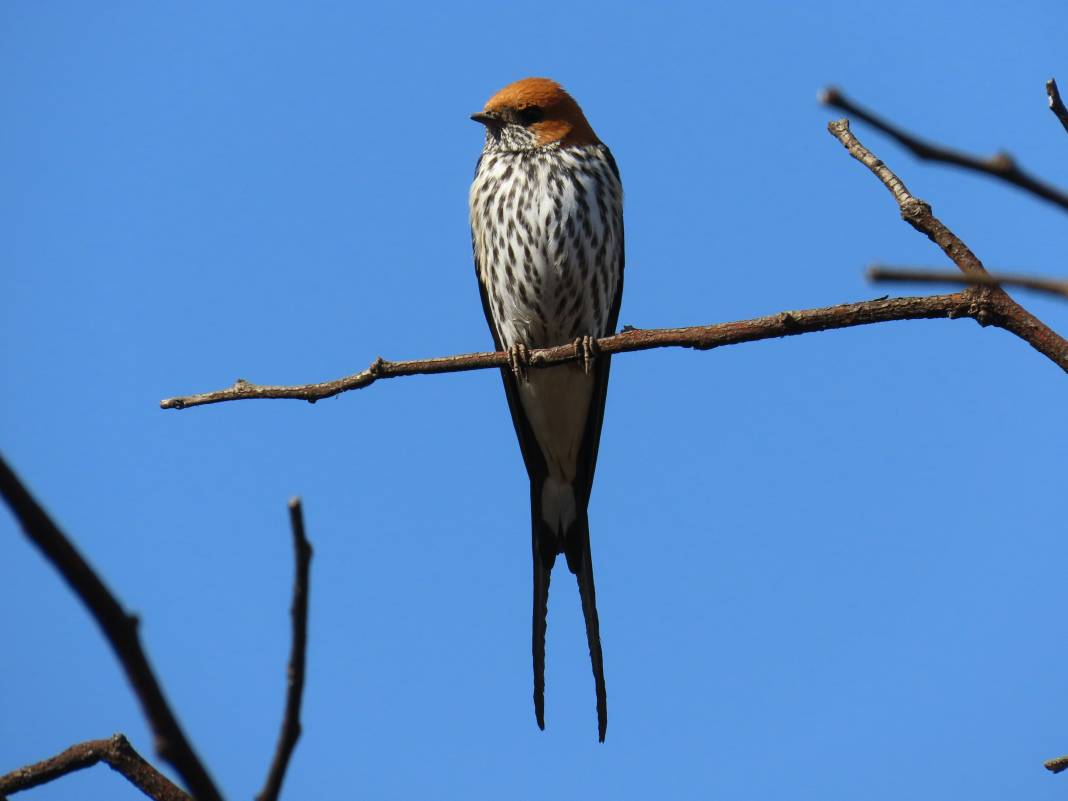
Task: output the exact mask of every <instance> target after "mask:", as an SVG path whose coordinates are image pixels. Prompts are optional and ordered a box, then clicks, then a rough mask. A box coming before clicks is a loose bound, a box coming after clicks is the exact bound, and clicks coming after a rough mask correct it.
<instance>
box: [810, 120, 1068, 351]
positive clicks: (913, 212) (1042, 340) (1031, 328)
mask: <svg viewBox="0 0 1068 801" xmlns="http://www.w3.org/2000/svg"><path fill="white" fill-rule="evenodd" d="M827 130H828V131H830V133H831V135H832V136H834V137H835V138H836V139H837V140H838V141H839V142H841V143H842V145H843V146H844V147H845V148H846V150H848V151H849V154H850V155H851V156H853V158H855V159H856V160H857V161H859V162H861V163H862V164H864V165H865V166H866V167H867V168H868V169H869V170H871V171H872V172H873V173H874V174H875V175H876V176H877V177H878V178H879V180H880V181H882V183H883V185H884V186H885V187H886V188H887V189H889V190H890V192H891V193H892V194H893V195H894V198H895V200H897V204H898V206H899V208H900V209H901V217H902V218H903V219H904V220H905V222H907V223H908V224H909V225H911V226H912V227H913V228H915V229H916V230H917V231H919V232H920V233H922V234H924V235H925V236H926V237H927V238H928V239H930V240H931V241H932V242H934V243H935V244H936V245H938V247H940V248H941V249H942V252H943V253H945V254H946V255H947V256H948V257H949V259H950V261H952V262H953V263H954V264H956V265H957V267H958V268H959V269H960V271H961V272H962V273H964V274H965V275H967V276H969V277H971V276H986V275H989V273H987V271H986V268H985V267H983V263H982V262H981V261H979V259H978V257H976V255H975V254H974V253H972V251H971V250H970V249H969V248H968V246H967V245H965V244H964V242H962V241H961V239H960V238H959V237H958V236H957V235H956V234H954V233H953V232H952V231H950V230H949V229H948V228H947V227H946V226H945V225H943V224H942V222H941V220H939V219H938V218H937V217H935V216H934V213H933V212H932V211H931V206H930V205H929V204H927V203H925V202H924V201H922V200H920V199H919V198H916V197H913V196H912V195H911V194H909V191H908V189H907V188H906V187H905V184H904V183H902V181H901V179H900V178H898V177H897V176H896V175H895V174H894V172H893V171H892V170H891V169H890V168H889V167H887V166H886V164H884V163H883V161H882V160H881V159H879V158H877V157H876V156H875V155H874V154H873V153H872V152H871V151H870V150H868V149H867V148H866V147H864V145H862V144H861V143H860V141H859V140H858V139H857V138H856V137H855V136H854V135H853V133H852V132H851V131H850V130H849V120H837V121H835V122H831V123H829V124H828V125H827ZM965 294H967V295H969V296H970V297H973V298H975V299H976V300H977V302H979V303H980V305H981V308H980V309H979V311H978V313H977V314H976V316H975V319H976V320H977V321H978V322H979V324H980V325H996V326H998V327H999V328H1004V329H1005V330H1006V331H1010V332H1012V333H1013V334H1016V336H1018V337H1020V338H1021V339H1023V340H1024V341H1025V342H1027V343H1029V344H1030V345H1031V347H1033V348H1034V349H1035V350H1037V351H1038V352H1039V353H1042V354H1043V355H1045V356H1046V357H1047V358H1049V359H1051V360H1052V361H1053V362H1054V363H1055V364H1057V365H1058V366H1059V367H1060V368H1061V369H1062V370H1064V371H1066V372H1068V341H1065V339H1064V338H1063V337H1062V336H1060V335H1059V334H1057V333H1056V332H1055V331H1053V330H1052V329H1051V328H1050V327H1049V326H1047V325H1046V324H1045V323H1043V322H1042V321H1041V320H1039V319H1038V318H1037V317H1035V316H1034V315H1033V314H1031V313H1030V312H1029V311H1027V310H1026V309H1024V308H1023V307H1022V306H1020V305H1019V304H1018V303H1016V301H1014V300H1013V299H1012V298H1010V297H1009V296H1008V294H1006V292H1005V290H1003V289H1000V288H998V287H973V288H971V289H966V290H965Z"/></svg>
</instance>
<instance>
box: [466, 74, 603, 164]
mask: <svg viewBox="0 0 1068 801" xmlns="http://www.w3.org/2000/svg"><path fill="white" fill-rule="evenodd" d="M471 119H473V120H474V121H475V122H480V123H482V124H483V125H485V126H486V149H487V150H508V151H518V150H537V149H540V148H547V147H575V146H581V145H594V144H598V143H599V141H600V140H599V139H598V138H597V134H595V133H594V132H593V129H592V128H591V127H590V124H589V123H588V122H586V115H585V114H583V113H582V109H581V108H579V104H578V103H576V102H575V99H574V98H573V97H571V95H569V94H568V93H567V92H565V91H564V88H563V87H562V86H560V84H558V83H557V82H556V81H552V80H549V79H548V78H523V79H522V80H520V81H516V82H515V83H511V84H508V86H506V87H504V88H503V89H501V91H499V92H497V94H495V95H494V96H493V97H491V98H490V99H489V102H488V103H486V106H485V108H483V109H482V111H480V112H478V113H477V114H472V115H471Z"/></svg>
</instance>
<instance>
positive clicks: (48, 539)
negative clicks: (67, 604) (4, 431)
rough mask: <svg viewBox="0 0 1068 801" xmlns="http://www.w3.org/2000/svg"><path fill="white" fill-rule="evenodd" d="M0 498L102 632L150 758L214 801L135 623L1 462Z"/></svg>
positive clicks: (215, 797)
mask: <svg viewBox="0 0 1068 801" xmlns="http://www.w3.org/2000/svg"><path fill="white" fill-rule="evenodd" d="M0 495H2V496H3V498H4V500H5V501H7V504H8V505H9V506H10V507H11V511H12V512H13V513H14V514H15V517H16V518H17V519H18V521H19V523H20V524H21V525H22V529H23V531H24V532H25V533H26V536H27V537H28V538H29V539H30V541H31V542H33V544H34V545H36V546H37V547H38V548H39V549H40V550H41V552H42V553H43V554H44V555H45V558H47V559H48V561H50V562H51V563H52V565H53V566H54V567H55V568H56V569H57V570H58V571H59V572H60V574H61V575H62V576H63V578H64V579H65V580H66V581H67V583H68V584H69V585H70V587H71V589H72V590H74V592H75V593H76V594H77V595H78V597H79V598H81V600H82V603H84V604H85V605H86V607H87V608H88V609H89V611H90V613H91V614H92V615H93V618H94V619H95V620H96V622H97V625H99V626H100V628H101V630H102V631H103V632H104V636H105V637H106V638H107V640H108V642H109V643H110V645H111V648H112V650H114V651H115V655H116V656H118V658H119V662H120V664H121V665H122V668H123V670H124V671H125V672H126V678H127V679H128V680H129V682H130V685H131V686H132V687H133V691H134V693H135V694H136V695H137V700H138V701H140V702H141V710H142V712H143V713H144V715H145V718H147V720H148V724H149V726H150V727H151V728H152V733H153V735H154V736H155V747H156V752H157V753H158V754H159V755H160V757H161V758H163V759H165V760H166V761H167V762H169V763H171V765H173V766H174V769H175V770H176V771H177V772H178V775H179V776H181V777H182V780H183V781H184V782H185V784H186V787H188V789H189V792H190V793H191V794H192V795H193V797H194V798H196V799H197V800H198V801H220V799H221V797H220V795H219V791H218V790H217V789H216V788H215V784H214V782H212V780H211V777H210V776H209V775H208V772H207V770H206V769H205V768H204V765H203V764H202V763H201V761H200V759H199V758H198V757H197V755H196V753H195V752H194V751H193V747H192V746H191V745H190V744H189V741H188V740H186V737H185V734H183V733H182V728H181V726H180V725H179V724H178V720H177V718H175V716H174V713H173V712H172V711H171V708H170V705H169V704H168V703H167V700H166V698H164V696H163V690H162V688H161V687H160V685H159V682H158V681H157V679H156V676H155V674H154V673H153V672H152V668H151V667H150V666H149V664H148V659H147V657H146V656H145V652H144V650H143V649H142V648H141V641H140V638H139V637H138V633H137V622H138V621H137V618H136V617H134V616H133V615H129V614H127V613H126V611H125V610H124V609H123V608H122V606H121V605H120V604H119V602H118V601H117V600H116V599H115V596H113V595H112V594H111V592H110V591H109V590H108V588H107V587H106V586H104V582H103V581H101V580H100V577H99V576H97V574H96V573H95V572H94V571H93V569H92V568H91V567H90V566H89V564H88V563H87V562H86V561H85V560H84V559H83V558H82V556H81V554H79V553H78V551H77V550H76V549H75V548H74V546H73V545H72V544H71V543H70V541H69V540H68V539H67V538H66V537H65V536H64V535H63V532H61V531H60V530H59V528H58V527H57V526H56V524H55V523H54V522H52V519H51V518H50V517H49V516H48V514H47V513H46V512H45V511H44V509H42V508H41V506H40V505H39V504H38V503H37V501H36V500H34V498H33V496H32V495H30V493H29V491H28V490H27V489H26V487H25V486H23V484H22V482H21V481H20V480H19V478H18V476H16V475H15V473H14V471H12V470H11V468H10V467H8V465H7V463H6V462H4V460H3V458H2V457H0Z"/></svg>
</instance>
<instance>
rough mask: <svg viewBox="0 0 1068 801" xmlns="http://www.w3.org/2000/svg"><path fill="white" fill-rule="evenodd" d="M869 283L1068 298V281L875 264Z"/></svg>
mask: <svg viewBox="0 0 1068 801" xmlns="http://www.w3.org/2000/svg"><path fill="white" fill-rule="evenodd" d="M868 280H869V281H899V282H908V283H923V284H968V285H970V286H997V287H1000V286H1018V287H1021V288H1022V289H1033V290H1035V291H1037V292H1047V293H1049V294H1051V295H1058V296H1060V297H1062V298H1068V281H1062V280H1059V279H1056V278H1042V277H1040V276H1036V275H1018V274H1011V273H995V274H993V275H990V274H988V275H961V274H960V273H950V272H943V271H938V270H934V271H931V270H918V269H912V268H901V267H884V266H882V265H878V264H874V265H872V266H871V267H869V268H868Z"/></svg>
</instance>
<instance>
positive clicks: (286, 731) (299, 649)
mask: <svg viewBox="0 0 1068 801" xmlns="http://www.w3.org/2000/svg"><path fill="white" fill-rule="evenodd" d="M289 524H290V527H291V528H292V530H293V550H294V554H295V556H294V558H295V564H296V567H295V570H294V578H293V604H292V607H291V608H290V615H291V617H292V618H293V642H292V644H291V647H290V653H289V668H288V669H287V671H286V685H287V686H286V707H285V713H284V715H283V717H282V730H281V731H280V732H279V735H278V747H277V749H276V750H275V754H274V761H273V762H272V763H271V770H270V772H269V773H268V774H267V781H266V783H265V784H264V785H263V789H262V790H260V794H259V795H257V796H256V801H276V799H277V798H278V793H279V791H280V790H281V789H282V779H283V778H284V777H285V774H286V768H287V767H288V766H289V759H290V757H291V756H292V755H293V749H294V748H295V747H296V745H297V740H298V739H300V731H301V727H300V703H301V698H302V697H303V695H304V660H305V655H306V653H307V649H308V586H309V585H308V574H309V572H310V567H311V557H312V547H311V543H309V542H308V539H307V537H305V536H304V515H303V513H302V512H301V508H300V498H293V499H292V500H291V501H290V502H289Z"/></svg>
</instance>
